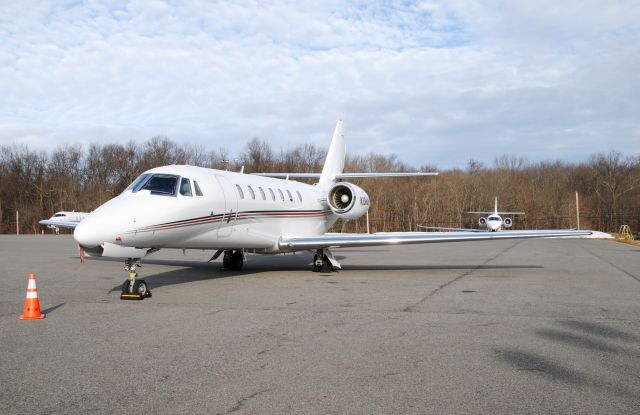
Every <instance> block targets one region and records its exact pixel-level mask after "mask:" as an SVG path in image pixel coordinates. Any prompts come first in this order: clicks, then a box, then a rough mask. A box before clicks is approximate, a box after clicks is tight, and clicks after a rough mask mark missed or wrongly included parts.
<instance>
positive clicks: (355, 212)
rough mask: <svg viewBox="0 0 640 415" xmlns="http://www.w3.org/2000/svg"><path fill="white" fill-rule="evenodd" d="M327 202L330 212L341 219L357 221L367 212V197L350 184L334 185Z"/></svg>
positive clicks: (365, 193) (362, 191) (359, 189)
mask: <svg viewBox="0 0 640 415" xmlns="http://www.w3.org/2000/svg"><path fill="white" fill-rule="evenodd" d="M327 201H328V202H329V207H330V208H331V211H332V212H333V213H334V214H335V215H337V216H338V217H340V218H341V219H358V218H359V217H360V216H362V215H364V214H365V213H367V211H368V210H369V195H368V194H367V192H365V191H364V190H362V189H361V188H360V187H358V186H356V185H355V184H351V183H346V182H341V183H336V185H335V186H333V187H332V188H331V190H330V191H329V196H328V197H327Z"/></svg>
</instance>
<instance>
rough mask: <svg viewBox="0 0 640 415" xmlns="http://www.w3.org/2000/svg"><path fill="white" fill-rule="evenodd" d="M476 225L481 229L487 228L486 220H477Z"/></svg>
mask: <svg viewBox="0 0 640 415" xmlns="http://www.w3.org/2000/svg"><path fill="white" fill-rule="evenodd" d="M478 225H480V227H481V228H484V227H486V226H487V218H480V219H478Z"/></svg>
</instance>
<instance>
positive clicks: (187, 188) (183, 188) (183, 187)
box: [180, 177, 193, 196]
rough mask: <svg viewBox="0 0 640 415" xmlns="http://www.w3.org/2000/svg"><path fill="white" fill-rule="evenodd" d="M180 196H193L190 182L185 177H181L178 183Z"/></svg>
mask: <svg viewBox="0 0 640 415" xmlns="http://www.w3.org/2000/svg"><path fill="white" fill-rule="evenodd" d="M180 194H181V195H182V196H193V195H192V194H191V181H190V180H189V179H187V178H186V177H183V178H182V180H181V181H180Z"/></svg>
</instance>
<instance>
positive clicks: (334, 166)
mask: <svg viewBox="0 0 640 415" xmlns="http://www.w3.org/2000/svg"><path fill="white" fill-rule="evenodd" d="M346 153H347V143H346V139H345V130H344V126H343V123H342V120H338V123H337V124H336V129H335V130H334V131H333V138H332V139H331V144H330V145H329V151H327V158H326V159H325V161H324V166H323V167H322V173H297V172H290V173H252V174H257V175H259V176H269V177H279V178H284V179H286V180H289V179H318V187H319V188H321V189H325V190H329V189H331V188H333V186H334V185H335V184H336V182H337V181H341V180H345V179H363V178H371V177H416V176H437V175H438V173H436V172H389V173H377V172H366V173H364V172H363V173H345V172H344V161H345V157H346Z"/></svg>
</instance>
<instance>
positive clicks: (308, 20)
mask: <svg viewBox="0 0 640 415" xmlns="http://www.w3.org/2000/svg"><path fill="white" fill-rule="evenodd" d="M338 118H342V119H343V120H344V121H345V125H346V127H347V131H348V151H349V152H350V153H367V152H371V151H373V152H379V153H395V154H397V155H398V156H399V158H400V159H401V160H404V161H406V162H408V163H410V164H412V165H414V166H420V165H424V164H431V165H436V166H438V167H440V168H449V167H454V166H459V167H464V166H466V163H467V161H468V160H469V159H471V158H474V159H477V160H480V161H483V162H485V163H487V164H489V165H490V164H492V162H493V159H494V157H495V156H498V155H502V154H515V155H518V156H522V157H526V158H527V159H529V160H531V161H536V160H546V159H561V160H566V161H581V160H585V159H586V158H587V157H588V156H589V155H590V154H593V153H596V152H603V151H608V150H610V149H615V150H617V151H620V152H623V153H624V154H628V155H637V154H640V2H638V1H637V0H629V1H624V0H620V1H618V0H603V1H591V0H579V1H573V0H563V1H558V0H537V1H507V0H505V1H475V0H446V1H424V2H422V1H399V2H395V1H380V2H375V1H363V2H354V1H333V0H323V1H295V2H294V1H240V0H238V1H229V2H224V1H204V0H186V1H161V0H155V1H151V0H149V1H136V2H118V1H105V0H96V1H42V2H37V1H28V0H26V1H11V0H3V1H0V145H11V144H17V145H21V144H26V145H28V146H29V147H30V148H33V149H40V148H41V149H50V148H53V147H56V146H58V145H62V144H64V143H90V142H126V141H129V140H134V141H140V142H142V141H145V140H147V139H148V138H150V137H152V136H156V135H165V136H168V137H169V138H171V139H172V140H174V141H176V142H179V143H183V142H184V143H190V144H198V145H203V146H205V147H206V148H211V149H217V148H219V147H226V148H228V149H229V150H230V151H231V152H232V154H233V153H237V152H238V151H240V150H241V149H242V148H243V146H244V144H245V143H246V142H247V141H248V140H249V139H251V138H252V137H256V136H257V137H260V138H262V139H266V140H269V141H270V142H271V143H272V144H273V146H274V147H275V148H281V147H284V148H286V147H287V146H291V145H296V144H299V143H304V142H314V143H316V144H318V145H321V146H326V145H327V144H328V140H329V139H330V136H331V133H332V131H333V128H334V126H335V122H336V120H337V119H338Z"/></svg>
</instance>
